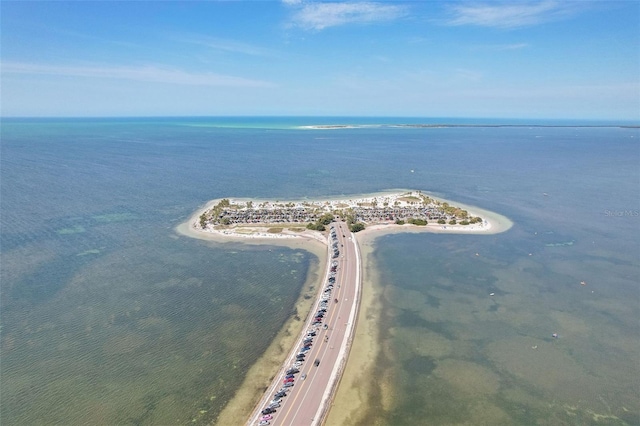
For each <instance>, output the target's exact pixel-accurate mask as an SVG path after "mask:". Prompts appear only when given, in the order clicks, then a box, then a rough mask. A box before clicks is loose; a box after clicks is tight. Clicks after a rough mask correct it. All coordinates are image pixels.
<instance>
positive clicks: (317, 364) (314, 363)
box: [313, 358, 320, 367]
mask: <svg viewBox="0 0 640 426" xmlns="http://www.w3.org/2000/svg"><path fill="white" fill-rule="evenodd" d="M313 365H315V366H316V367H317V366H319V365H320V358H317V359H316V360H315V361H314V362H313Z"/></svg>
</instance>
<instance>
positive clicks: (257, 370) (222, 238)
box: [176, 190, 513, 424]
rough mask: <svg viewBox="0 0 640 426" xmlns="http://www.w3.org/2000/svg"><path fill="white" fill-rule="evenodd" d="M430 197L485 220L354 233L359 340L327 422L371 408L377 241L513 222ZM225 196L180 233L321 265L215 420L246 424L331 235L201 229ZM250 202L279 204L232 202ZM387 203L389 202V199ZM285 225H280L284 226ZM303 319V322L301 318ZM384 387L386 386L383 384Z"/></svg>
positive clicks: (287, 341)
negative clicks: (296, 254) (306, 256)
mask: <svg viewBox="0 0 640 426" xmlns="http://www.w3.org/2000/svg"><path fill="white" fill-rule="evenodd" d="M407 192H410V191H408V190H393V191H384V192H379V193H375V194H362V195H353V196H345V197H341V198H334V199H331V200H298V201H288V203H294V204H300V205H301V204H302V203H304V204H314V203H315V204H318V205H328V206H331V207H332V208H337V207H338V206H340V207H344V206H355V205H362V204H367V203H371V202H373V201H374V200H381V199H385V200H387V201H388V200H396V199H398V198H400V197H401V196H402V195H406V193H407ZM424 194H425V195H427V196H428V197H430V198H431V199H436V200H438V201H439V202H443V203H444V202H446V203H449V204H450V205H453V206H456V207H460V208H463V209H466V210H467V211H468V212H469V214H470V216H473V217H475V216H479V217H481V218H482V219H483V221H482V223H477V224H473V225H459V224H457V225H448V224H446V225H444V224H437V223H429V224H428V225H426V226H417V225H408V224H405V225H396V224H394V223H384V224H380V223H378V224H371V225H368V226H367V227H366V229H364V230H363V231H360V232H358V233H357V234H354V235H355V236H356V240H357V241H358V244H359V246H360V250H361V254H362V261H363V264H362V272H363V289H362V299H361V305H360V311H359V313H358V319H357V326H356V329H355V338H354V342H353V345H352V347H351V350H350V354H349V358H348V362H347V365H346V369H345V371H344V374H343V376H342V378H341V381H340V386H339V388H338V392H337V395H336V397H335V398H334V401H333V403H332V407H331V411H330V413H329V417H328V420H327V424H352V423H353V422H355V421H356V420H357V418H358V417H359V413H361V412H363V410H367V409H368V406H367V401H368V398H369V395H370V389H367V388H366V387H363V384H365V383H368V380H364V379H365V378H366V377H367V374H368V371H370V369H371V368H372V366H373V362H374V361H375V359H376V355H377V351H378V350H379V347H378V344H377V341H378V336H377V329H378V324H377V321H376V319H377V318H379V312H380V309H381V306H380V302H379V291H380V290H379V283H378V275H377V271H376V269H375V265H374V262H373V258H372V253H373V252H374V250H375V240H376V239H377V238H378V237H380V236H382V235H386V234H390V233H404V232H410V233H421V232H426V233H452V234H487V235H490V234H496V233H500V232H505V231H507V230H508V229H510V228H511V226H512V225H513V224H512V222H511V221H510V220H509V219H508V218H506V217H504V216H502V215H499V214H497V213H494V212H491V211H487V210H484V209H480V208H478V207H475V206H466V205H463V204H461V203H458V202H454V201H448V200H445V199H442V198H440V197H435V196H433V195H431V194H429V193H424ZM220 201H221V200H220V199H217V200H212V201H210V202H208V203H207V204H206V205H205V206H203V207H202V208H200V209H198V211H196V212H195V213H194V214H193V215H192V216H191V217H190V218H189V220H188V221H187V222H184V223H182V224H180V225H179V226H178V227H177V228H176V231H177V232H178V233H179V234H181V235H184V236H188V237H190V238H198V239H202V240H207V241H212V242H215V243H221V244H224V243H232V242H235V243H245V244H260V245H262V244H268V245H279V246H286V247H291V248H300V249H304V250H307V251H309V252H311V253H313V254H315V255H316V256H317V257H318V259H319V263H318V264H317V265H316V266H314V268H313V269H312V271H310V274H309V277H308V279H307V282H306V283H305V285H304V287H303V290H302V292H301V294H300V295H299V298H298V301H297V302H296V310H297V312H298V315H299V317H297V318H294V317H292V318H291V319H290V320H289V321H287V323H286V324H285V326H284V327H283V329H282V330H281V331H280V332H279V334H278V336H277V337H276V339H274V341H273V343H272V345H271V346H270V347H269V349H268V350H267V351H266V352H265V354H264V355H263V356H262V357H261V358H260V359H259V360H258V362H256V364H255V365H254V366H253V367H252V368H251V369H250V370H249V371H248V372H247V375H246V377H245V380H244V381H243V385H242V386H241V388H240V390H239V391H238V392H237V393H236V395H235V396H234V398H233V399H232V400H231V402H230V403H229V404H227V406H226V407H225V409H224V410H223V411H222V413H221V414H220V416H219V417H218V420H217V422H216V424H242V423H244V422H245V421H246V418H247V416H248V415H249V413H250V412H251V411H252V409H253V408H254V406H255V404H256V402H257V401H258V400H260V398H261V396H262V394H263V392H264V389H265V388H266V387H267V386H268V385H269V383H270V381H271V379H272V378H273V376H274V375H275V374H276V373H277V371H278V370H279V368H280V367H281V365H282V362H283V361H284V359H285V357H286V355H287V353H288V352H289V350H290V347H291V345H293V343H294V342H295V339H296V337H297V336H298V334H299V333H300V331H301V329H302V326H303V324H304V321H303V319H304V318H305V317H306V316H307V314H308V312H309V310H310V309H311V306H312V304H313V301H314V299H315V297H316V293H317V291H318V289H320V288H321V287H322V286H320V285H318V283H319V281H320V279H321V276H322V271H323V270H324V268H325V267H326V262H327V260H328V259H327V250H326V244H327V238H326V234H325V233H322V232H318V231H311V230H308V229H304V228H303V226H302V225H301V224H299V223H297V224H278V225H277V227H278V228H279V229H278V230H277V232H273V227H274V226H276V225H273V224H246V225H242V226H234V227H224V228H220V229H214V228H211V227H208V228H207V229H204V230H203V229H202V228H201V227H199V225H198V223H199V217H200V216H201V215H202V214H203V213H205V212H207V211H209V210H210V209H212V208H213V207H214V206H216V205H217V204H218V203H219V202H220ZM248 201H251V202H253V203H254V205H258V204H261V203H277V202H274V201H265V200H248V199H233V200H232V202H236V203H246V202H248ZM387 201H385V202H387ZM280 228H281V229H280ZM301 318H302V320H301ZM382 388H383V389H384V386H382ZM382 397H383V401H387V403H388V402H389V401H390V396H389V395H386V397H385V395H383V396H382Z"/></svg>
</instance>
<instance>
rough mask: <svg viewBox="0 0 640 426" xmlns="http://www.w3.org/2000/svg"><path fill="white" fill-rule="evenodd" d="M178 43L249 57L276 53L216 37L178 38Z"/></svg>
mask: <svg viewBox="0 0 640 426" xmlns="http://www.w3.org/2000/svg"><path fill="white" fill-rule="evenodd" d="M177 40H178V41H181V42H184V43H191V44H195V45H200V46H205V47H209V48H211V49H214V50H222V51H225V52H231V53H242V54H244V55H249V56H275V55H276V53H275V52H273V51H272V50H270V49H266V48H264V47H260V46H255V45H253V44H249V43H243V42H241V41H236V40H230V39H225V38H217V37H199V36H192V37H179V38H177Z"/></svg>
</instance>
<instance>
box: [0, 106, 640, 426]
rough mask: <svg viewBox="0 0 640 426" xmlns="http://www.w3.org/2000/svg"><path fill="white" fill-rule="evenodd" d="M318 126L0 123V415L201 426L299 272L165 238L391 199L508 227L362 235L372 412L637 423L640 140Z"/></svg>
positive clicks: (303, 256) (276, 315)
mask: <svg viewBox="0 0 640 426" xmlns="http://www.w3.org/2000/svg"><path fill="white" fill-rule="evenodd" d="M353 121H354V122H357V121H359V120H358V119H354V120H353ZM332 122H333V121H332V120H331V119H323V120H320V121H318V120H309V119H304V118H296V119H293V120H286V119H264V118H262V119H259V120H253V121H252V120H250V119H245V120H240V122H238V120H235V121H234V120H222V119H215V120H208V119H204V118H198V119H145V120H141V119H104V120H91V119H84V120H3V122H2V145H1V147H0V148H1V154H2V155H1V156H0V161H1V166H2V167H1V171H0V173H1V178H2V179H0V189H1V195H2V197H1V199H2V202H1V203H2V204H1V213H2V215H1V218H0V220H1V225H2V226H1V228H0V232H1V233H2V247H1V250H2V262H1V264H0V273H1V278H2V279H1V281H0V285H1V287H0V291H1V298H0V303H1V308H2V311H1V322H2V335H1V342H2V364H1V365H0V373H1V376H2V377H1V378H2V400H1V402H0V404H1V410H0V412H1V414H0V416H1V419H0V420H1V421H2V424H65V425H71V424H86V423H92V424H184V423H191V421H192V420H195V422H196V423H205V422H207V421H209V420H210V419H213V418H215V417H216V415H217V413H218V412H219V411H220V409H221V408H222V407H223V406H224V405H225V403H226V401H228V400H229V398H231V397H232V396H233V394H234V392H235V390H236V389H237V388H238V386H239V384H240V383H241V381H242V378H243V375H244V371H245V370H246V368H247V367H248V366H250V365H252V364H253V362H255V360H256V359H258V358H259V356H260V355H261V354H262V352H263V351H264V350H265V348H266V347H267V346H268V345H269V343H270V341H271V339H272V338H273V336H275V334H276V333H277V331H278V330H279V329H280V328H281V327H282V325H283V323H284V322H285V321H286V320H287V319H289V318H290V317H291V316H292V314H293V312H292V309H293V305H294V302H295V300H296V299H297V297H298V295H299V292H300V289H301V288H302V285H303V283H304V281H305V278H306V275H307V271H309V268H310V265H311V264H312V262H315V261H316V258H315V257H314V256H313V255H311V254H309V253H307V252H305V251H300V250H292V249H287V248H282V247H269V246H263V247H256V246H250V247H248V246H243V245H240V244H235V245H233V244H232V245H226V244H225V245H217V244H215V243H208V242H203V241H198V240H192V239H188V238H186V237H182V236H178V235H177V234H176V233H175V232H174V230H173V228H174V227H175V226H176V225H177V224H178V223H180V222H182V221H184V220H186V219H187V218H188V217H189V215H190V214H191V213H193V211H195V210H196V209H197V208H198V207H199V206H200V205H202V204H203V203H204V202H206V201H207V200H209V199H213V198H221V197H229V196H232V197H255V198H270V199H292V198H294V199H295V198H303V197H309V198H320V197H332V196H338V195H344V194H362V193H368V192H377V191H381V190H386V189H391V188H415V189H421V190H426V191H428V190H430V191H434V192H436V193H438V194H440V195H442V196H444V197H445V198H449V199H452V200H460V201H461V202H465V203H467V204H471V205H478V206H480V207H482V208H486V209H489V210H493V211H497V212H499V213H501V214H504V215H506V216H508V217H509V218H511V219H512V220H513V221H514V222H515V224H516V225H515V226H514V228H513V229H512V230H511V231H509V232H508V233H505V234H498V235H492V236H472V235H459V236H452V235H431V234H429V235H390V236H386V237H383V238H382V239H380V240H379V241H378V250H377V252H376V259H377V262H378V264H379V266H380V272H381V274H382V276H383V277H384V280H383V283H384V285H385V290H384V300H383V302H384V310H383V317H382V322H381V324H382V326H383V327H382V329H383V330H385V329H386V330H388V333H385V334H384V335H383V344H382V347H383V348H384V349H385V350H384V352H383V355H382V356H381V358H380V362H379V366H380V369H381V376H380V377H383V378H384V380H380V383H382V385H384V387H385V389H384V392H391V394H392V396H393V398H392V401H393V404H392V407H391V408H390V409H389V411H371V412H370V413H371V416H370V418H369V420H371V421H372V422H373V423H378V424H415V421H417V420H419V423H423V422H425V421H426V420H425V419H429V421H428V423H430V424H448V423H451V424H454V423H462V424H464V423H467V424H479V423H478V422H476V423H474V422H473V419H481V420H482V419H486V420H482V421H481V422H480V423H482V422H484V423H485V424H500V423H501V422H502V424H531V423H535V422H540V423H541V424H563V423H565V424H572V423H571V421H572V419H573V421H575V422H578V423H586V424H588V423H589V422H593V421H595V420H593V419H594V418H596V417H597V418H598V419H599V421H600V422H601V423H600V424H607V423H606V422H609V423H611V424H624V422H626V423H628V424H633V420H634V419H637V415H638V412H639V410H638V402H637V393H634V389H635V388H634V383H637V381H635V380H634V378H636V379H637V377H638V370H637V364H634V362H633V360H634V359H636V358H634V357H635V356H636V355H637V353H638V349H639V348H638V343H637V342H638V341H639V339H638V327H637V318H638V293H637V282H638V253H639V249H638V238H637V237H638V217H637V215H633V212H636V211H638V210H639V209H640V207H639V206H638V199H637V193H638V186H639V184H638V182H639V181H640V179H639V172H638V167H637V165H638V164H639V161H640V150H639V147H638V143H637V141H638V138H639V137H640V135H639V134H638V130H637V129H620V128H590V129H586V128H554V129H551V128H443V129H397V128H389V127H382V128H361V129H341V130H298V129H295V128H294V127H295V126H298V125H306V124H309V125H311V124H327V123H332ZM360 122H363V123H365V124H373V123H375V122H376V120H374V119H367V120H364V121H360ZM386 122H387V123H388V122H394V120H387V121H386ZM395 122H396V123H402V122H404V121H403V120H400V119H397V120H395ZM406 122H409V121H406ZM194 123H195V124H197V125H193V124H194ZM225 123H226V124H225ZM412 170H413V171H412ZM543 192H546V193H548V196H543V195H542V193H543ZM620 212H622V214H621V215H620V214H619V213H620ZM625 212H631V214H629V215H627V214H626V213H625ZM475 253H478V254H479V256H475ZM529 253H531V254H532V256H529ZM582 280H585V281H586V282H587V285H586V286H581V285H580V281H582ZM591 291H593V293H591ZM492 292H493V293H495V296H493V297H491V296H488V294H489V293H492ZM554 332H557V333H559V338H558V339H553V338H551V337H550V336H551V333H554ZM532 346H537V349H531V347H532ZM381 392H382V391H381ZM372 404H376V406H378V405H377V401H376V400H375V398H374V399H372ZM625 410H626V411H625ZM548 413H552V414H553V416H552V417H549V416H548ZM545 416H546V417H545ZM598 416H601V417H598ZM613 416H615V418H614V417H613ZM575 419H578V420H575ZM545 421H546V422H547V423H545ZM575 422H574V423H573V424H575ZM616 422H617V423H616Z"/></svg>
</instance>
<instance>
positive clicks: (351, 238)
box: [178, 190, 511, 425]
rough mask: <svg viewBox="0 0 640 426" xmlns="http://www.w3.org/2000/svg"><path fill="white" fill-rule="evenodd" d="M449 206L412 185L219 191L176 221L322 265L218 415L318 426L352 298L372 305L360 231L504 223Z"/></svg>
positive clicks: (342, 356)
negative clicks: (313, 258)
mask: <svg viewBox="0 0 640 426" xmlns="http://www.w3.org/2000/svg"><path fill="white" fill-rule="evenodd" d="M453 204H454V203H451V202H448V201H446V200H442V199H437V198H435V197H433V196H430V195H427V194H425V193H423V192H421V191H415V190H409V191H396V192H387V193H378V194H370V195H364V196H358V197H345V198H341V199H333V200H301V201H286V202H283V201H267V200H250V199H232V198H224V199H218V200H213V201H211V202H209V203H208V204H207V205H206V206H205V207H204V208H203V209H201V210H200V211H199V212H197V213H196V214H194V215H193V216H192V217H191V219H190V220H189V221H188V222H187V223H184V224H182V225H181V226H179V227H178V231H179V232H181V233H183V234H185V235H188V236H191V237H196V238H202V239H211V240H216V241H220V242H223V241H225V240H226V241H232V240H236V241H238V240H244V241H246V242H252V243H258V244H261V243H267V244H272V243H276V244H284V245H290V246H298V247H301V246H302V247H304V248H307V249H309V250H311V251H313V252H314V253H316V254H317V255H318V256H319V258H320V259H321V263H322V265H323V266H321V268H322V270H323V271H324V272H323V278H322V284H321V285H320V286H316V287H315V288H319V289H320V290H315V292H316V293H317V294H316V296H317V297H316V299H315V301H314V302H313V303H312V304H307V305H306V306H305V307H304V312H305V316H306V319H305V320H304V321H303V322H302V323H300V322H299V323H298V324H297V325H296V326H294V327H292V325H291V324H289V325H287V326H285V328H286V331H285V333H283V335H285V336H291V337H289V338H284V337H283V338H282V340H281V341H279V346H280V347H282V346H284V347H287V348H288V349H287V350H288V352H286V353H285V352H281V353H279V354H277V355H276V356H275V358H276V359H278V361H277V364H274V362H273V359H274V354H273V353H272V354H271V355H270V356H268V357H267V358H270V362H265V365H263V366H262V367H261V368H257V369H252V371H249V372H248V374H247V377H246V379H245V382H244V384H243V387H242V391H241V392H239V393H238V395H239V396H237V397H236V398H235V399H234V400H232V401H231V403H230V404H228V406H227V407H226V408H225V410H224V411H223V412H222V413H221V415H220V416H219V418H218V422H219V423H222V422H227V423H229V422H230V423H234V424H237V423H240V422H243V421H244V422H247V418H249V420H248V422H247V424H251V425H253V424H258V423H260V422H261V421H268V422H269V424H272V425H280V424H282V425H284V424H309V425H319V424H323V422H324V421H326V418H327V416H328V415H329V408H330V407H331V405H332V402H333V399H334V397H335V394H336V392H337V388H338V384H339V383H340V381H341V379H343V374H344V373H345V369H346V366H347V359H348V357H349V353H350V352H351V351H352V347H353V346H354V343H357V341H356V342H354V336H355V334H356V325H357V323H358V315H359V312H360V311H361V310H362V308H361V305H362V306H364V307H365V308H366V307H368V306H370V305H371V304H372V303H373V302H372V298H371V297H367V292H366V291H364V292H363V286H362V283H363V271H365V270H367V269H368V266H366V262H367V259H366V257H367V256H364V257H365V258H363V256H362V255H361V247H360V246H361V245H362V244H363V241H365V245H367V243H366V241H367V238H373V237H375V236H378V235H380V234H385V233H390V232H422V231H427V232H446V233H497V232H503V231H505V230H507V229H508V228H509V227H510V226H511V222H509V220H508V219H506V218H505V217H503V216H500V215H497V214H495V213H491V212H488V211H485V210H482V209H477V208H474V207H467V206H463V205H461V204H458V203H456V204H457V205H453ZM247 239H251V240H252V241H247ZM360 240H361V241H360ZM300 243H302V244H300ZM364 254H365V255H367V254H368V252H366V251H365V253H364ZM363 262H364V263H365V266H363ZM364 279H365V280H366V277H365V278H364ZM312 308H313V309H312ZM298 312H302V311H301V310H298ZM312 312H315V314H313V315H311V313H312ZM279 337H280V336H279ZM279 337H278V338H277V339H278V340H280V339H279ZM365 344H366V343H365ZM260 363H261V361H258V364H260ZM365 363H366V360H365ZM257 370H260V371H257ZM346 374H347V376H348V372H347V373H346ZM265 389H266V392H265ZM265 424H266V423H265Z"/></svg>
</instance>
